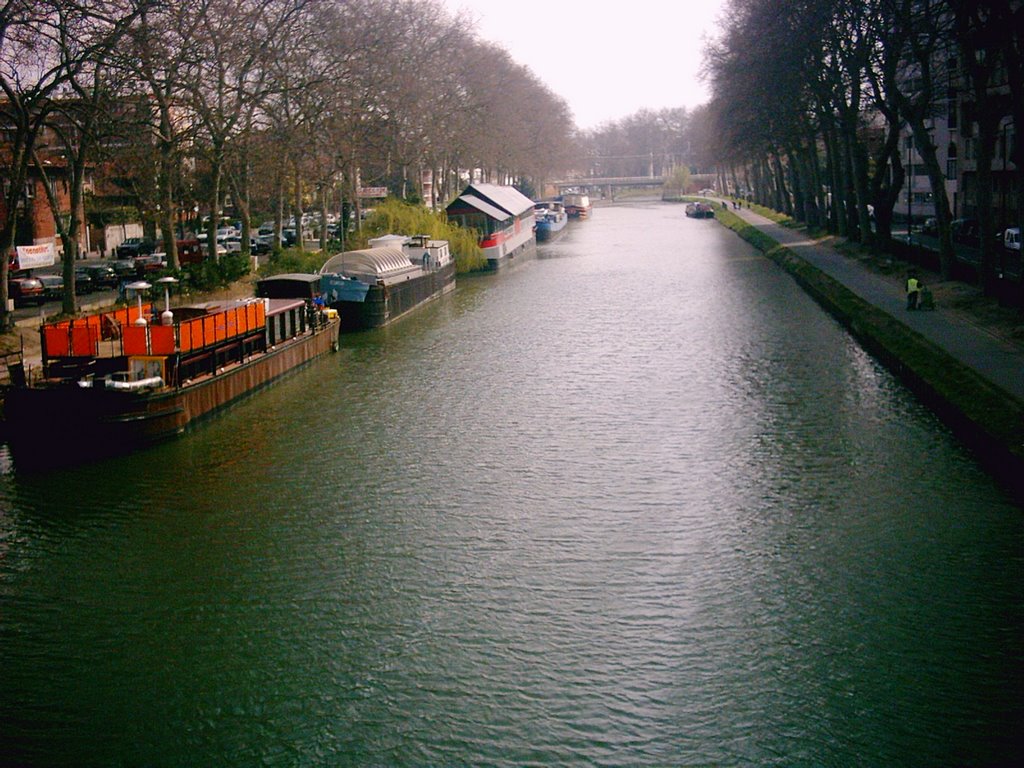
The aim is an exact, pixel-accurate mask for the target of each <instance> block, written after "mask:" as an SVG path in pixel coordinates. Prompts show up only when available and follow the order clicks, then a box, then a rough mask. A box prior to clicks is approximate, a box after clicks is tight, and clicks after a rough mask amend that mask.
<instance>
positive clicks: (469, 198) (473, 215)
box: [445, 184, 534, 248]
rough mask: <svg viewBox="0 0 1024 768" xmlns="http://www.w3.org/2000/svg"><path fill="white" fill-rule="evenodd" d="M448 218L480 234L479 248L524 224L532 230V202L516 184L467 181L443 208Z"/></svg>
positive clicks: (519, 229)
mask: <svg viewBox="0 0 1024 768" xmlns="http://www.w3.org/2000/svg"><path fill="white" fill-rule="evenodd" d="M445 212H446V213H447V215H448V220H449V221H451V222H453V223H455V224H458V225H459V226H460V227H463V228H473V229H475V230H477V231H478V232H479V233H480V235H481V243H480V245H481V247H484V248H486V247H488V246H489V245H493V244H494V243H495V242H496V241H497V240H500V239H501V238H502V237H504V236H508V235H509V234H511V233H515V232H519V231H521V230H522V228H523V227H526V228H528V229H530V230H532V229H533V223H534V221H533V201H532V200H531V199H530V198H528V197H527V196H526V195H524V194H523V193H522V192H520V191H519V190H517V189H516V188H515V187H503V186H499V185H497V184H470V185H469V186H468V187H466V189H465V190H464V191H463V192H462V194H461V195H459V196H458V197H457V198H456V199H455V200H453V201H452V202H451V203H449V205H448V207H447V208H446V209H445Z"/></svg>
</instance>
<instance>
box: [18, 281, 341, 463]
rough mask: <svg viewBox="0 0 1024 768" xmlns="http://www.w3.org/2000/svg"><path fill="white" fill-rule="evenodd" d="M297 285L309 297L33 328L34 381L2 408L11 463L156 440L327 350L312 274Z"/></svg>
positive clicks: (330, 338)
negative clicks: (37, 344)
mask: <svg viewBox="0 0 1024 768" xmlns="http://www.w3.org/2000/svg"><path fill="white" fill-rule="evenodd" d="M289 277H290V278H292V279H293V284H294V282H295V281H294V278H296V277H301V276H289ZM261 282H262V281H261ZM298 282H299V283H303V285H300V288H304V287H306V286H308V289H309V290H310V292H311V293H310V296H309V297H308V298H258V299H244V300H229V301H224V302H208V303H204V304H196V305H191V306H185V307H177V308H175V309H174V311H173V313H172V312H170V309H169V308H168V310H166V311H165V312H164V313H163V314H162V315H161V316H160V317H159V318H157V317H154V310H153V305H152V304H144V303H142V302H141V301H140V302H139V303H138V305H137V306H129V307H126V308H122V309H117V310H113V311H110V312H100V313H96V314H93V315H89V316H86V317H82V318H75V319H73V320H64V321H61V322H56V323H47V324H44V325H43V326H42V327H41V328H40V335H41V337H42V376H41V377H39V378H37V379H34V380H31V381H26V380H21V381H17V382H16V383H15V385H14V386H12V387H11V388H10V389H9V390H8V392H7V395H6V398H5V401H4V419H5V425H4V426H5V428H4V432H5V436H6V438H7V441H8V443H9V445H10V446H11V450H12V453H13V456H14V460H15V464H16V466H19V467H20V466H23V465H24V466H27V467H38V466H43V467H46V466H53V465H59V464H67V463H80V462H82V461H86V460H90V459H92V458H97V457H99V456H101V455H111V454H117V453H124V452H127V451H130V450H132V449H135V448H138V447H140V446H143V445H147V444H150V443H154V442H157V441H160V440H164V439H166V438H169V437H172V436H174V435H177V434H179V433H181V432H183V431H184V430H185V429H186V428H188V427H189V425H191V424H193V423H194V422H195V421H196V420H198V419H201V418H203V417H205V416H208V415H210V414H212V413H214V412H215V411H217V410H218V409H220V408H223V407H225V406H227V405H228V404H230V403H232V402H234V401H235V400H237V399H239V398H241V397H243V396H245V395H247V394H249V393H251V392H253V391H254V390H257V389H259V388H260V387H263V386H266V385H267V384H270V383H271V382H273V381H274V380H275V379H277V378H279V377H281V376H283V375H285V374H286V373H288V372H290V371H292V370H295V369H296V368H298V367H300V366H302V365H304V364H305V363H308V362H310V361H311V360H313V359H315V358H317V357H319V356H321V355H323V354H325V353H326V352H328V351H330V350H333V349H337V345H338V329H339V321H338V318H337V314H336V313H335V312H333V311H331V310H327V311H322V310H321V309H320V308H319V306H318V304H317V303H314V301H313V299H314V298H315V296H314V295H313V293H312V292H313V291H314V290H315V286H317V285H318V276H315V275H310V276H308V282H304V281H298ZM276 293H278V294H279V293H280V291H278V292H276ZM274 294H275V292H274V291H271V292H270V294H269V295H274Z"/></svg>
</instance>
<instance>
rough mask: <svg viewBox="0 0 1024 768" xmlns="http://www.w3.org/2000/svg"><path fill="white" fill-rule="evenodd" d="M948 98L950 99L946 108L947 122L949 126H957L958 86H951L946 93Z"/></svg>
mask: <svg viewBox="0 0 1024 768" xmlns="http://www.w3.org/2000/svg"><path fill="white" fill-rule="evenodd" d="M946 98H947V99H948V100H949V103H948V104H947V108H946V124H947V126H948V127H949V128H956V127H957V118H958V115H957V103H956V88H950V89H949V90H948V91H947V93H946Z"/></svg>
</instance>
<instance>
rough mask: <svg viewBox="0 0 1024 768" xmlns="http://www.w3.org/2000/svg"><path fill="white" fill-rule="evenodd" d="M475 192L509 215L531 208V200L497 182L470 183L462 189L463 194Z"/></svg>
mask: <svg viewBox="0 0 1024 768" xmlns="http://www.w3.org/2000/svg"><path fill="white" fill-rule="evenodd" d="M473 192H476V193H477V194H478V195H480V196H481V197H483V198H484V199H485V200H489V201H490V202H491V203H493V204H494V205H496V206H498V207H499V208H501V209H502V210H503V211H507V212H508V213H509V215H511V216H518V215H519V214H521V213H523V212H524V211H528V210H531V209H532V208H533V200H531V199H530V198H528V197H527V196H526V195H524V194H523V193H522V192H520V191H519V190H518V189H516V188H515V187H503V186H500V185H498V184H483V183H479V184H470V185H469V186H468V187H466V189H465V190H463V193H462V194H463V195H467V194H471V193H473Z"/></svg>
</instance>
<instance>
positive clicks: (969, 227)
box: [950, 219, 980, 245]
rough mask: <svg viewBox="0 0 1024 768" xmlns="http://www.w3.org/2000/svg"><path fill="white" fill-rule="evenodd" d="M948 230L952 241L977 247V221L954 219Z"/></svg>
mask: <svg viewBox="0 0 1024 768" xmlns="http://www.w3.org/2000/svg"><path fill="white" fill-rule="evenodd" d="M950 230H951V232H952V234H953V240H955V241H956V242H958V243H965V244H967V245H977V244H978V239H979V237H980V235H979V230H978V220H977V219H954V220H953V223H952V225H950Z"/></svg>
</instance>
